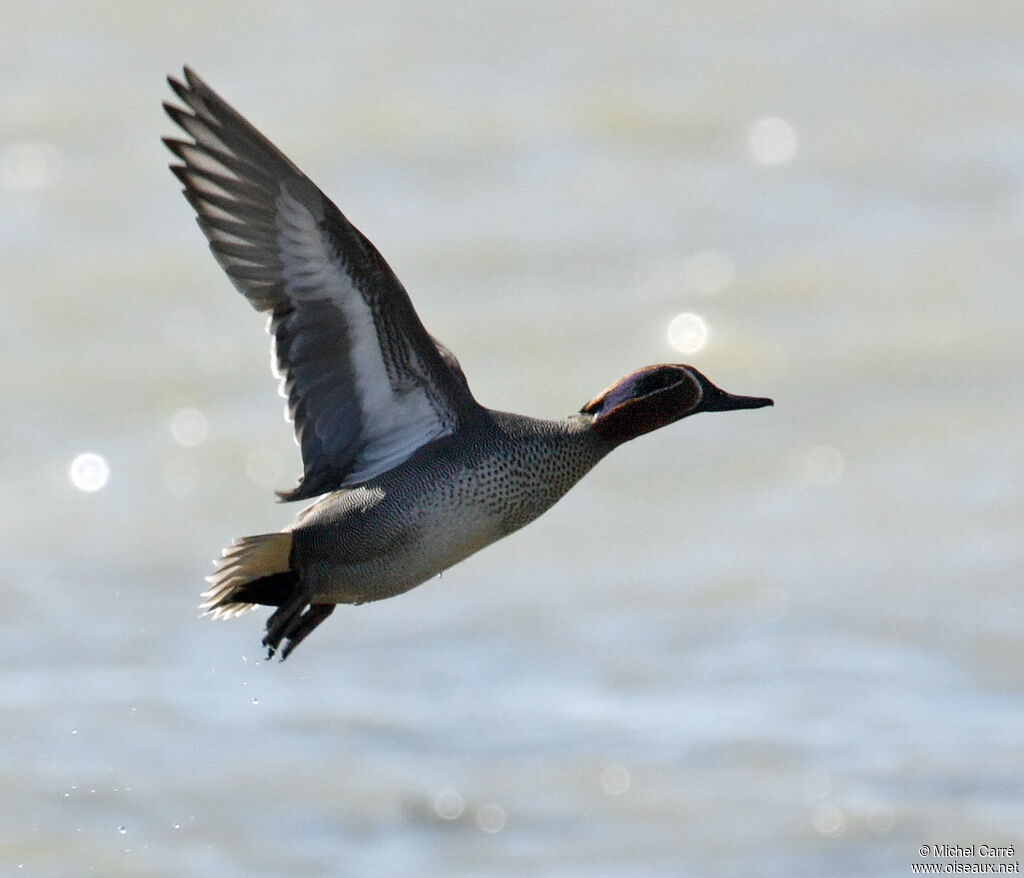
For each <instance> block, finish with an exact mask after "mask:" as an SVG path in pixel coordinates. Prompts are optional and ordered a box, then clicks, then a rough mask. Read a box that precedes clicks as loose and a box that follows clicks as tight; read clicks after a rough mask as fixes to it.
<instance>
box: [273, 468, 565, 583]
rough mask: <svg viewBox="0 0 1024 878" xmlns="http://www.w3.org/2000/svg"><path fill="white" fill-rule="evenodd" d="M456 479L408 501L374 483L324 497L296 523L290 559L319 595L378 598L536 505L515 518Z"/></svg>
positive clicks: (484, 540)
mask: <svg viewBox="0 0 1024 878" xmlns="http://www.w3.org/2000/svg"><path fill="white" fill-rule="evenodd" d="M457 486H458V483H457V482H456V483H455V485H452V484H448V485H445V486H442V487H440V488H439V489H438V490H436V491H431V492H430V493H429V494H426V495H424V494H420V495H419V496H418V497H417V500H416V501H415V502H414V503H410V502H403V501H402V499H401V498H400V497H399V496H397V495H395V494H389V493H387V492H386V491H384V490H382V489H379V488H377V489H364V488H360V489H357V490H356V491H352V492H348V493H347V494H344V495H339V496H337V499H334V498H333V497H329V498H325V500H324V501H321V503H324V504H325V507H326V508H325V509H324V510H323V513H322V514H320V515H318V516H317V518H316V520H315V521H314V522H311V523H310V525H309V526H303V527H300V528H298V529H297V530H296V531H295V537H294V539H295V557H294V558H293V563H294V564H295V567H296V569H297V570H298V571H299V573H300V575H301V576H302V578H303V579H304V580H305V581H306V582H307V584H308V586H309V587H311V588H312V590H313V593H314V595H315V598H316V599H317V600H319V601H323V602H334V603H363V602H365V601H375V600H381V599H382V598H388V597H393V596H394V595H397V594H401V593H402V592H404V591H408V590H409V589H410V588H413V587H415V586H417V585H419V584H420V583H423V582H426V581H427V580H428V579H431V578H432V577H434V576H437V575H438V574H440V573H441V572H442V571H444V570H447V569H448V568H449V567H451V566H452V565H454V564H457V563H458V562H459V561H461V560H463V559H464V558H467V557H468V556H469V555H472V554H473V553H474V552H476V551H479V550H480V549H482V548H484V547H485V546H488V545H490V544H491V543H493V542H494V541H495V540H498V539H500V538H501V537H503V536H505V535H506V534H508V533H511V532H512V531H513V530H516V529H517V528H518V527H521V526H522V525H523V524H526V522H527V521H529V520H531V519H532V518H535V517H536V515H539V514H540V512H542V511H543V509H538V510H536V512H535V513H534V514H532V515H530V516H528V517H525V518H522V517H520V518H519V519H514V518H512V517H510V516H509V515H508V514H507V511H508V510H507V509H505V508H503V505H502V504H500V503H495V502H493V499H492V500H490V501H488V499H487V498H485V497H482V496H475V495H474V494H473V493H472V492H465V491H459V490H457ZM552 502H553V501H552ZM548 505H550V504H548ZM545 508H546V507H545Z"/></svg>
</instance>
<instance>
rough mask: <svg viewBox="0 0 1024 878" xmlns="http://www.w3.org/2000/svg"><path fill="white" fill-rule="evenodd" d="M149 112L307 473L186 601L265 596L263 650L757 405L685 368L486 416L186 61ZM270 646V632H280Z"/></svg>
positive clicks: (406, 312)
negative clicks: (237, 303) (252, 334)
mask: <svg viewBox="0 0 1024 878" xmlns="http://www.w3.org/2000/svg"><path fill="white" fill-rule="evenodd" d="M168 82H169V83H170V86H171V88H172V89H173V91H174V93H175V94H176V95H177V96H178V98H179V99H180V100H181V101H182V103H183V104H184V105H185V107H184V108H183V107H180V106H176V105H174V104H169V103H165V104H164V109H165V110H166V111H167V113H168V115H169V116H170V117H171V119H172V120H173V121H174V122H175V123H176V124H177V125H178V126H180V128H181V129H182V130H183V131H184V132H185V134H186V135H187V138H186V139H174V138H165V139H164V143H165V144H166V145H167V147H168V148H169V149H170V150H171V152H172V153H174V155H175V156H176V157H177V159H179V160H180V164H172V165H171V170H172V171H173V172H174V174H175V175H176V176H177V178H178V179H179V180H180V181H181V183H182V184H183V186H184V190H183V191H184V195H185V198H186V199H187V200H188V202H189V204H191V205H192V207H193V208H194V209H195V211H196V214H197V219H198V222H199V227H200V228H201V229H202V231H203V234H205V235H206V237H207V239H208V240H209V242H210V249H211V250H212V251H213V255H214V258H215V259H216V260H217V261H218V262H219V263H220V265H221V267H222V268H223V269H224V271H225V272H226V273H227V275H228V277H229V278H230V280H231V282H232V283H233V284H234V285H235V287H236V288H237V289H238V291H239V292H240V293H241V294H242V295H243V296H245V298H246V299H248V300H249V303H250V304H251V305H252V306H253V307H254V308H256V310H258V311H265V312H267V313H268V314H269V316H270V320H269V325H268V332H269V333H270V336H271V339H272V346H273V355H274V362H275V363H276V373H277V376H278V377H279V378H280V380H281V393H282V395H283V396H285V397H286V398H287V400H288V404H287V413H288V417H289V419H290V420H291V421H292V423H293V425H294V429H295V437H296V439H297V441H298V444H299V447H300V448H301V451H302V463H303V472H302V476H301V478H300V479H299V481H298V484H297V485H296V486H295V487H294V488H293V489H292V490H290V491H284V492H278V494H279V496H280V498H281V499H282V500H314V501H315V502H313V503H312V505H310V506H308V507H307V508H305V509H304V510H303V511H302V512H300V513H299V515H298V516H297V517H296V519H295V521H293V522H292V523H291V524H290V525H288V526H287V527H285V528H284V530H283V531H281V532H280V533H272V534H259V535H257V536H247V537H242V538H240V539H237V540H235V541H234V542H233V543H232V545H231V546H230V547H229V548H227V549H225V550H224V551H223V553H222V557H221V558H220V559H219V560H217V561H215V562H214V564H215V569H214V572H213V574H212V575H210V576H209V577H207V581H208V582H209V585H210V587H209V588H208V589H207V590H206V591H205V592H203V595H202V597H203V598H204V601H203V603H202V604H200V609H202V610H203V611H205V613H206V614H209V615H211V616H213V617H214V618H221V619H226V618H230V617H232V616H236V615H238V614H240V613H242V612H243V611H245V610H249V609H252V608H254V607H256V606H258V605H263V606H269V607H274V608H276V609H274V611H273V613H272V614H271V616H270V617H269V619H268V620H267V625H266V632H265V636H264V637H263V645H264V646H265V647H266V648H267V650H268V657H270V656H273V655H274V654H275V652H277V651H278V650H279V649H280V655H281V659H282V660H283V659H284V658H286V657H287V656H288V655H289V653H291V651H292V650H294V649H295V647H296V646H298V645H299V643H301V642H302V640H303V639H305V638H306V637H307V636H308V635H309V634H310V632H312V631H313V629H315V628H316V627H317V626H318V625H319V624H320V623H321V622H323V621H324V619H326V618H327V617H328V616H329V615H330V614H331V612H333V610H334V607H335V606H336V605H337V604H360V603H364V602H366V601H377V600H381V599H383V598H389V597H393V596H394V595H398V594H401V593H402V592H405V591H408V590H409V589H411V588H413V587H415V586H417V585H419V584H420V583H422V582H425V581H426V580H427V579H430V578H431V577H433V576H436V575H437V574H439V573H440V572H441V571H443V570H445V569H447V568H449V567H451V566H452V565H453V564H456V563H458V562H459V561H461V560H462V559H463V558H466V557H468V556H469V555H471V554H473V553H474V552H476V551H478V550H479V549H482V548H483V547H484V546H487V545H489V544H490V543H493V542H494V541H495V540H498V539H501V538H502V537H504V536H507V535H508V534H510V533H512V532H513V531H515V530H518V529H519V528H521V527H522V526H523V525H525V524H528V523H529V522H531V521H533V519H535V518H537V516H539V515H540V514H541V513H542V512H544V511H546V510H547V509H549V508H550V507H551V506H552V505H553V504H554V503H555V502H556V501H557V500H558V499H559V498H560V497H562V495H563V494H565V493H566V491H568V490H569V489H570V488H571V487H572V486H573V485H574V484H575V483H576V482H578V481H579V480H580V479H581V478H582V477H583V476H584V475H585V474H586V473H587V472H588V471H589V470H590V469H591V467H593V466H594V465H595V464H596V463H597V462H598V461H599V460H601V458H603V457H604V456H605V455H606V454H608V452H610V451H611V450H612V449H613V448H615V447H616V446H618V445H621V444H622V443H623V442H626V441H628V440H630V439H634V438H635V437H637V436H640V435H642V434H643V433H648V432H650V431H651V430H656V429H658V428H659V427H664V426H666V425H667V424H671V423H673V422H674V421H678V420H680V419H681V418H685V417H687V416H689V415H694V414H697V412H708V411H729V410H732V409H753V408H760V407H762V406H768V405H772V400H770V399H764V398H761V397H750V396H734V395H732V394H730V393H726V392H725V391H723V390H720V389H719V388H717V387H716V386H715V385H714V384H712V383H711V382H710V381H709V380H708V379H707V378H706V377H704V375H702V374H701V373H700V372H698V371H697V370H696V369H694V368H693V367H692V366H685V365H674V364H662V365H656V366H647V367H645V368H643V369H639V370H637V371H636V372H633V373H632V374H630V375H627V376H626V377H625V378H622V379H620V380H619V381H616V382H615V383H614V384H613V385H611V387H609V388H608V389H607V390H604V391H603V392H601V393H599V394H598V395H597V396H595V397H594V398H593V399H592V400H590V402H588V403H587V404H586V405H584V406H583V407H582V408H581V409H580V410H579V411H578V412H577V413H575V414H571V415H569V416H568V417H567V418H564V419H562V420H556V421H550V420H538V419H536V418H531V417H527V416H525V415H517V414H509V413H507V412H499V411H493V410H491V409H488V408H485V407H483V406H482V405H480V404H479V403H478V402H477V401H476V399H475V398H474V397H473V394H472V393H471V392H470V389H469V384H468V383H467V381H466V376H465V375H464V374H463V372H462V369H461V368H460V366H459V363H458V360H456V358H455V356H454V355H453V354H452V352H451V351H449V350H448V348H446V347H445V346H444V345H443V344H441V343H440V342H439V341H438V340H437V339H435V338H433V337H432V336H431V335H430V334H429V333H428V332H427V330H426V329H425V328H424V326H423V324H422V323H421V322H420V319H419V317H418V316H417V314H416V311H415V310H414V309H413V306H412V302H411V301H410V300H409V295H408V293H406V291H405V288H404V287H403V286H402V283H401V282H400V281H399V280H398V278H397V277H396V276H395V273H394V272H393V271H392V270H391V268H390V267H389V266H388V264H387V262H385V261H384V258H383V257H382V256H381V255H380V253H378V252H377V249H376V248H375V247H374V246H373V244H371V243H370V241H368V240H367V239H366V237H364V236H363V234H362V233H361V232H360V231H359V230H358V229H357V228H356V227H355V226H353V225H352V224H351V223H350V222H349V221H348V220H347V219H346V218H345V217H344V216H343V215H342V213H341V211H340V210H338V208H337V207H336V206H335V205H334V204H333V203H332V202H331V200H330V199H329V198H328V197H327V196H326V195H324V194H323V192H321V191H320V190H319V189H318V188H317V187H316V185H315V184H314V183H313V182H312V181H311V180H310V179H309V178H308V177H307V176H306V175H305V174H303V173H302V171H300V170H299V169H298V168H297V167H296V166H295V165H294V164H292V162H291V161H290V160H289V159H288V158H287V157H286V156H285V155H284V153H282V152H281V151H280V150H279V149H277V147H275V146H274V145H273V144H272V143H271V142H270V141H269V140H267V138H266V137H264V136H263V135H262V134H261V133H260V132H259V131H257V130H256V128H254V127H253V126H252V125H251V124H250V123H249V122H248V121H246V120H245V119H244V118H243V117H242V116H241V115H240V114H239V113H238V112H237V111H235V110H234V109H233V108H232V107H231V106H230V105H229V104H228V103H227V102H226V101H225V100H224V99H223V98H221V97H220V96H219V95H218V94H217V93H216V92H214V91H213V89H211V88H210V87H209V86H208V85H206V83H205V82H203V80H201V79H200V78H199V77H198V76H196V74H195V73H193V72H192V71H191V70H190V69H189V68H187V67H186V68H185V71H184V81H183V82H181V81H178V80H176V79H174V78H173V77H168ZM282 644H283V645H282Z"/></svg>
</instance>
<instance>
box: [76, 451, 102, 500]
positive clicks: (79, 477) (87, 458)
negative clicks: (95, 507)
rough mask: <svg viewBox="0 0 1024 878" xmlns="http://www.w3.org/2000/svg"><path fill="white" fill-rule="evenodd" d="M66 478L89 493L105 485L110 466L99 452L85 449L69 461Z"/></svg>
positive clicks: (79, 488) (80, 489)
mask: <svg viewBox="0 0 1024 878" xmlns="http://www.w3.org/2000/svg"><path fill="white" fill-rule="evenodd" d="M68 478H70V479H71V484H72V485H74V486H75V487H76V488H78V490H79V491H86V492H90V493H91V492H93V491H98V490H100V488H103V487H105V486H106V484H107V481H108V480H109V479H110V467H109V466H108V465H107V461H106V460H105V459H104V458H103V457H101V456H100V455H99V454H94V453H93V452H91V451H86V452H84V453H83V454H79V455H78V457H76V458H75V459H74V460H72V461H71V466H69V467H68Z"/></svg>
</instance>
